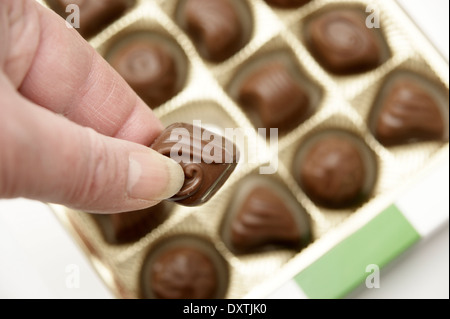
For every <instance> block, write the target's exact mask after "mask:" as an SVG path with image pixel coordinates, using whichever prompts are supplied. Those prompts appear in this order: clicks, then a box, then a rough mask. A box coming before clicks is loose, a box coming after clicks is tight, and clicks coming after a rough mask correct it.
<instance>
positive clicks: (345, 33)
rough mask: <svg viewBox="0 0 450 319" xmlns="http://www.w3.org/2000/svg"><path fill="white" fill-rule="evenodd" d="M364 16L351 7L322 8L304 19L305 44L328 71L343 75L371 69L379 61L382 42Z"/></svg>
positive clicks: (380, 60)
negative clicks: (327, 9) (322, 11)
mask: <svg viewBox="0 0 450 319" xmlns="http://www.w3.org/2000/svg"><path fill="white" fill-rule="evenodd" d="M365 20H366V16H365V15H364V13H363V12H359V11H357V10H353V9H335V10H332V11H331V10H330V11H327V12H324V13H322V14H320V15H319V16H317V17H315V18H314V19H312V21H310V22H309V23H308V25H307V27H306V44H307V46H308V48H309V50H310V51H311V53H312V54H313V56H314V57H315V58H316V59H317V60H318V62H319V63H320V64H321V65H322V66H323V67H324V68H325V69H326V70H328V71H329V72H331V73H334V74H337V75H347V74H355V73H361V72H365V71H369V70H372V69H374V68H376V67H378V66H379V65H380V64H381V63H382V59H383V52H382V43H381V40H380V38H379V35H378V34H377V33H376V31H375V30H374V29H369V28H368V27H367V26H366V24H365Z"/></svg>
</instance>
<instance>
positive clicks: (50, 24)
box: [4, 0, 162, 145]
mask: <svg viewBox="0 0 450 319" xmlns="http://www.w3.org/2000/svg"><path fill="white" fill-rule="evenodd" d="M5 3H6V6H8V5H9V6H10V14H9V19H10V23H9V24H8V28H9V34H10V37H9V42H10V43H9V44H8V46H7V47H8V48H9V50H8V52H9V53H8V54H7V58H6V62H5V63H4V64H5V65H4V70H5V72H6V73H7V75H8V76H9V77H10V79H12V82H13V84H14V86H15V87H16V88H18V89H19V91H20V92H21V94H22V95H24V96H25V97H26V98H28V99H29V100H31V101H32V102H34V103H36V104H38V105H41V106H43V107H45V108H47V109H49V110H51V111H53V112H55V113H58V114H62V115H64V116H65V117H67V118H68V119H70V120H72V121H74V122H76V123H79V124H80V125H82V126H87V127H91V128H93V129H95V130H96V131H97V132H100V133H102V134H104V135H108V136H113V137H118V138H122V139H126V140H129V141H134V142H137V143H141V144H146V145H148V144H150V143H151V142H152V141H153V140H154V139H155V138H156V136H157V135H158V134H159V133H160V132H161V130H162V125H161V123H160V121H159V120H158V119H157V118H156V117H155V115H154V114H153V112H152V111H151V110H150V109H149V107H148V106H147V105H146V104H145V103H144V102H143V101H142V100H141V99H140V98H139V97H138V96H137V95H136V94H135V92H134V91H133V90H132V89H131V88H130V87H129V86H128V84H127V83H126V82H125V81H124V80H123V79H122V78H121V77H120V76H119V75H118V74H117V73H116V72H115V71H114V70H113V69H112V68H111V67H110V66H109V65H108V63H107V62H106V61H105V60H104V59H103V58H102V57H101V56H100V55H98V54H97V53H96V51H95V50H94V49H93V48H92V47H91V46H90V45H89V44H88V43H87V42H86V41H85V40H84V39H83V38H82V37H81V36H80V35H79V34H78V33H77V32H76V31H75V30H74V29H69V28H67V27H66V24H65V21H64V20H63V19H62V18H60V17H59V16H58V15H56V14H55V13H54V12H52V11H51V10H49V9H47V8H44V7H43V6H41V5H40V4H38V3H36V1H30V0H20V1H17V0H14V1H12V0H7V1H6V2H5ZM13 44H14V45H13Z"/></svg>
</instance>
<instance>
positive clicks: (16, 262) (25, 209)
mask: <svg viewBox="0 0 450 319" xmlns="http://www.w3.org/2000/svg"><path fill="white" fill-rule="evenodd" d="M399 2H400V3H401V4H402V5H403V6H404V7H405V8H406V9H407V11H409V12H410V14H411V16H412V18H413V19H414V20H415V21H416V23H417V24H418V25H419V26H420V27H421V28H422V29H423V30H424V32H425V33H426V34H427V36H429V38H430V39H431V40H432V41H433V42H434V43H435V45H436V47H437V48H438V49H439V50H440V51H441V52H442V53H443V55H444V56H445V57H446V58H447V60H448V55H449V42H448V41H449V40H448V38H449V1H447V0H428V1H423V0H399ZM446 183H447V185H446V186H447V188H448V179H447V180H446ZM436 187H439V185H437V186H436ZM444 200H446V201H447V205H448V195H447V197H446V198H445V199H444ZM73 265H75V266H76V267H78V269H79V287H78V288H77V287H71V285H70V284H71V283H72V282H71V281H70V279H72V277H71V276H73V275H74V273H73V272H72V271H71V270H73V268H70V267H72V266H73ZM68 271H69V272H68ZM380 279H381V286H380V288H378V289H367V288H365V287H361V288H360V289H358V290H357V291H355V292H354V293H353V294H352V296H351V297H352V298H449V225H448V223H446V224H445V225H443V227H442V228H441V229H440V230H439V231H438V232H436V233H435V234H434V236H432V237H430V238H428V239H427V240H425V241H423V242H420V244H418V245H417V246H415V247H413V248H412V249H410V250H409V251H407V252H406V253H405V254H404V255H403V256H401V257H400V258H398V259H397V260H396V261H394V262H393V263H392V264H390V265H389V266H388V267H387V268H385V269H383V270H382V272H381V277H380ZM111 297H112V296H111V294H110V293H109V291H108V290H107V289H106V288H105V286H104V285H103V283H102V282H101V281H100V280H99V278H98V277H97V276H96V274H95V272H93V270H92V268H91V267H90V265H89V263H88V262H87V261H86V259H85V258H84V255H83V254H82V252H81V251H80V250H79V248H78V246H77V245H75V243H74V242H73V240H72V239H71V238H70V237H69V235H68V234H67V233H66V232H65V231H64V230H63V229H62V227H61V225H60V224H59V222H58V221H57V220H56V218H55V217H54V216H53V215H52V213H51V212H50V210H49V209H48V207H47V206H45V205H43V204H41V203H38V202H34V201H28V200H24V199H16V200H3V201H2V200H0V298H111ZM288 297H289V296H286V298H288Z"/></svg>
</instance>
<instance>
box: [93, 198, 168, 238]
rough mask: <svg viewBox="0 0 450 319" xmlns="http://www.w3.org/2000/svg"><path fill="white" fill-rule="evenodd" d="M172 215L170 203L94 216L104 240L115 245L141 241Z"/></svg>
mask: <svg viewBox="0 0 450 319" xmlns="http://www.w3.org/2000/svg"><path fill="white" fill-rule="evenodd" d="M169 215H170V205H169V203H160V204H157V205H156V206H153V207H149V208H146V209H142V210H137V211H132V212H125V213H119V214H95V215H94V214H92V217H93V218H94V220H95V221H96V222H97V224H98V226H99V228H100V231H101V233H102V235H103V238H104V239H105V241H106V242H108V243H110V244H113V245H120V244H127V243H131V242H134V241H137V240H139V239H140V238H142V237H144V236H145V235H146V234H148V233H150V232H151V231H152V230H154V229H155V228H156V227H158V226H159V225H161V224H162V223H163V222H164V221H165V220H166V219H167V218H168V217H169Z"/></svg>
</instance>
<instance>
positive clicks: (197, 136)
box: [151, 123, 239, 206]
mask: <svg viewBox="0 0 450 319" xmlns="http://www.w3.org/2000/svg"><path fill="white" fill-rule="evenodd" d="M151 148H153V149H154V150H156V151H157V152H159V153H161V154H163V155H165V156H167V157H170V158H172V159H173V160H175V161H177V162H178V163H179V164H180V165H181V167H182V168H183V170H184V174H185V182H184V185H183V187H182V188H181V190H180V191H179V192H178V193H177V194H175V196H173V197H172V198H170V199H169V200H170V201H174V202H177V203H178V204H181V205H185V206H197V205H200V204H202V203H204V202H206V201H208V200H209V199H210V198H211V197H212V196H213V195H214V194H215V193H216V192H217V191H218V190H219V189H220V188H221V187H222V185H223V184H224V183H225V182H226V180H227V179H228V177H229V176H230V174H231V173H232V172H233V171H234V169H235V168H236V165H237V163H238V160H239V153H238V149H237V147H236V146H235V145H234V144H233V142H231V141H229V140H227V139H225V138H224V137H222V136H220V135H218V134H215V133H212V132H210V131H208V130H205V129H203V128H201V127H198V126H193V125H191V124H187V123H175V124H172V125H170V126H168V127H167V128H166V129H165V130H164V131H163V132H162V133H161V135H160V136H159V137H158V138H157V139H156V140H155V141H154V142H153V144H152V145H151Z"/></svg>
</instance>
